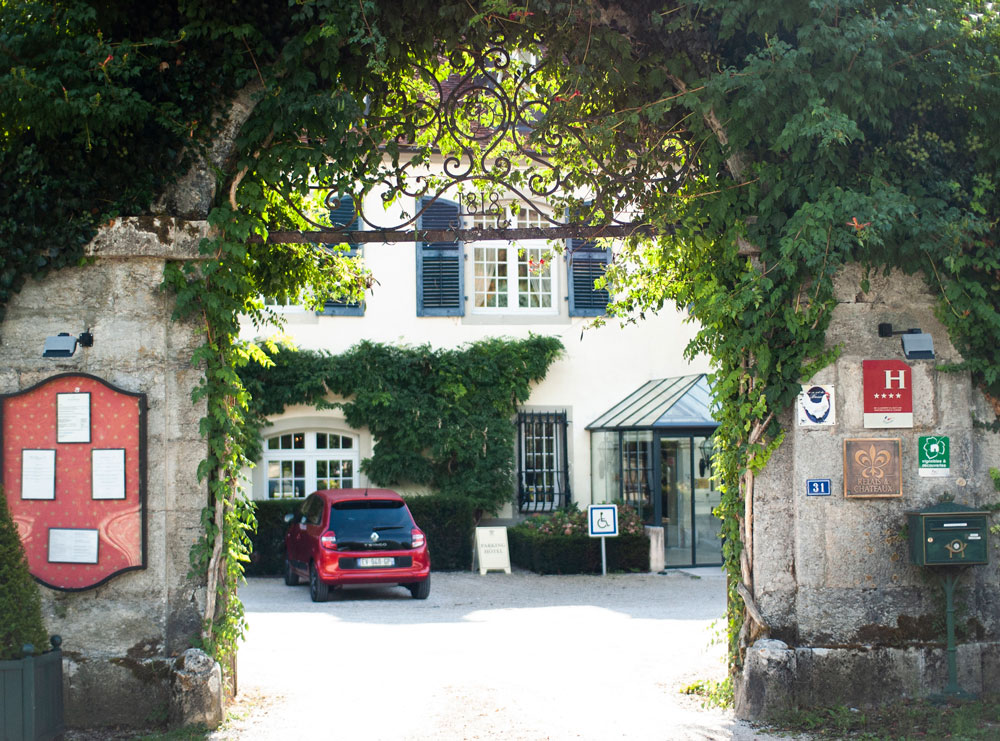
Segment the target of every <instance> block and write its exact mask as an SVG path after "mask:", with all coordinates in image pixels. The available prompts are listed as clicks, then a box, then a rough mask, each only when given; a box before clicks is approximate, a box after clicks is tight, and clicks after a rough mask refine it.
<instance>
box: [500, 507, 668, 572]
mask: <svg viewBox="0 0 1000 741" xmlns="http://www.w3.org/2000/svg"><path fill="white" fill-rule="evenodd" d="M587 532H588V528H587V515H586V513H585V512H579V511H573V510H570V511H560V512H554V513H552V514H551V515H541V516H537V517H532V518H530V519H528V520H525V521H524V522H522V523H521V524H519V525H517V526H515V527H513V528H511V529H510V530H509V531H508V534H507V535H508V542H509V545H510V560H511V564H512V565H514V566H518V567H520V568H523V569H528V570H530V571H535V572H537V573H539V574H600V573H601V543H600V539H599V538H591V537H590V536H589V535H588V534H587ZM618 532H619V533H620V535H618V536H617V537H614V538H607V543H606V545H607V559H608V571H609V572H611V571H649V537H647V536H646V534H645V531H644V530H643V527H642V521H641V520H640V519H639V517H638V516H637V515H636V514H635V512H634V511H633V510H631V509H629V508H627V507H621V506H619V508H618Z"/></svg>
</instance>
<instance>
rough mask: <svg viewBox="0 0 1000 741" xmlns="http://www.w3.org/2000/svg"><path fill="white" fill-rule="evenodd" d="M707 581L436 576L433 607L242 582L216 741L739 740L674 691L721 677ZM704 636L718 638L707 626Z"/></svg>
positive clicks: (398, 597)
mask: <svg viewBox="0 0 1000 741" xmlns="http://www.w3.org/2000/svg"><path fill="white" fill-rule="evenodd" d="M724 584H725V581H724V578H723V576H722V574H721V572H720V571H718V570H717V569H696V570H693V571H691V572H677V571H674V572H670V573H668V574H666V575H657V574H634V575H611V576H607V577H600V576H538V575H536V574H530V573H514V574H511V575H506V574H500V573H490V574H487V575H485V576H480V575H479V574H472V573H435V574H434V575H433V585H432V589H431V595H430V598H429V599H427V600H426V601H418V600H414V599H411V598H410V595H409V593H408V592H407V591H406V590H404V589H402V588H400V587H381V588H353V589H349V590H345V592H344V593H343V594H342V596H340V597H338V598H335V599H334V600H333V601H330V602H326V603H322V604H314V603H312V602H310V601H309V594H308V588H307V587H304V586H300V587H286V586H285V585H284V583H283V582H282V581H281V580H280V579H250V580H249V583H248V584H246V585H245V586H244V587H243V588H242V589H241V592H240V596H241V598H242V599H243V601H244V603H245V605H246V610H247V620H248V622H249V626H250V629H249V633H248V636H247V640H246V642H245V644H244V645H243V646H242V648H241V649H240V654H239V680H240V695H239V698H238V700H237V702H236V704H235V705H234V707H233V709H232V717H231V718H230V720H229V721H228V722H227V724H226V727H225V729H224V730H221V731H218V732H216V733H215V734H213V735H212V738H213V739H294V738H296V737H297V736H303V737H304V736H305V734H315V733H317V732H321V733H323V734H324V735H326V734H331V735H336V736H337V737H339V738H354V739H361V738H363V739H366V740H371V739H386V740H389V739H391V740H392V741H405V740H407V739H429V738H432V739H456V740H457V739H463V740H465V739H501V738H502V739H532V740H535V739H595V740H596V739H601V740H602V741H604V740H607V739H644V740H652V739H670V740H674V739H731V738H738V739H750V738H763V736H762V735H761V734H760V733H759V732H755V731H754V730H753V729H752V728H750V727H749V726H748V725H746V724H742V723H738V722H737V721H735V720H734V719H733V718H732V715H731V714H730V713H726V712H722V711H718V710H705V709H702V708H701V706H700V703H699V701H698V699H697V698H693V697H690V696H686V695H682V694H680V693H679V692H678V690H679V689H680V688H681V687H683V686H685V685H687V684H690V683H691V682H693V681H695V680H697V679H708V678H715V679H720V678H722V677H723V676H725V666H724V661H723V657H724V652H725V648H724V646H723V645H722V643H721V642H720V641H715V642H713V637H716V636H717V634H718V632H719V630H720V627H721V625H722V621H721V620H719V618H720V617H721V616H722V614H723V610H724V606H725V593H724ZM713 623H714V626H713Z"/></svg>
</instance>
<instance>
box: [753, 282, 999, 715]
mask: <svg viewBox="0 0 1000 741" xmlns="http://www.w3.org/2000/svg"><path fill="white" fill-rule="evenodd" d="M860 279H861V272H860V269H859V268H857V267H849V268H847V269H846V270H845V271H844V272H843V273H842V274H841V275H840V276H839V277H838V280H837V297H838V304H837V306H836V308H835V310H834V313H833V319H832V321H831V324H830V327H829V330H828V332H827V343H828V345H829V346H831V347H834V346H838V345H839V346H840V347H841V354H840V357H839V358H838V360H837V361H836V362H835V363H833V364H832V365H830V366H828V367H827V368H824V369H823V370H821V371H819V372H818V373H817V374H816V376H815V377H814V378H812V379H810V380H809V383H812V384H826V385H832V386H833V387H834V389H835V400H836V420H837V421H836V425H835V426H832V427H801V426H799V425H798V421H797V418H796V417H795V416H793V412H792V410H788V411H787V412H786V413H785V414H784V415H783V416H782V417H781V419H780V421H781V424H782V427H783V428H784V430H785V431H786V433H787V435H786V439H785V441H784V443H783V444H782V446H781V447H780V448H779V449H778V450H777V451H776V453H775V454H774V456H773V457H772V459H771V461H770V462H769V463H768V466H767V468H766V469H765V470H764V471H763V472H762V473H761V475H760V476H759V477H758V478H757V481H756V487H755V497H754V511H753V516H754V544H755V547H754V566H753V568H754V587H755V594H754V598H755V600H756V602H757V605H758V607H759V608H760V610H761V613H762V614H763V616H764V618H765V619H766V621H767V622H768V625H769V627H770V636H769V637H770V638H771V639H778V640H779V641H782V642H784V644H786V646H787V648H786V649H783V651H787V652H788V653H781V660H780V661H777V660H773V661H772V660H771V659H772V658H773V657H775V656H777V655H778V654H776V653H775V645H776V644H774V643H773V642H768V643H765V644H761V645H759V646H755V647H753V648H752V649H751V651H750V653H749V658H748V661H747V663H746V667H745V670H744V672H743V677H742V685H743V686H742V688H740V689H739V690H738V691H737V696H738V698H742V700H741V704H738V708H737V712H738V713H739V714H741V715H743V716H744V717H762V716H766V715H767V714H768V713H769V712H770V709H771V708H772V707H775V705H774V703H772V702H770V701H769V700H768V699H766V698H767V693H764V694H763V695H762V694H761V692H760V690H761V688H765V687H773V683H774V682H778V683H779V684H781V683H782V682H785V680H788V684H787V691H788V692H789V693H791V694H790V695H789V696H790V698H791V701H792V702H793V703H794V704H801V705H832V704H838V703H850V704H852V705H853V706H858V705H864V704H880V703H886V702H891V701H893V700H896V699H898V698H899V697H901V696H902V697H913V696H926V695H929V694H933V693H936V692H940V691H941V690H942V689H943V687H944V685H945V681H946V669H945V664H944V663H943V662H942V661H941V660H940V654H941V653H942V651H941V649H942V645H943V642H944V635H943V634H942V632H941V630H939V626H940V625H941V624H943V618H944V607H943V598H942V596H941V590H940V587H939V586H937V584H936V583H935V582H934V581H933V580H932V579H930V578H929V575H928V574H927V572H926V571H925V570H923V569H921V568H919V567H917V566H914V565H912V564H911V563H910V556H909V549H908V544H907V541H906V538H905V532H904V526H905V524H906V517H905V513H906V512H907V511H908V510H917V509H922V508H924V507H927V506H929V505H931V504H935V503H937V502H938V501H940V500H941V499H942V498H943V497H948V496H950V497H954V500H955V501H956V502H957V503H959V504H965V505H968V506H972V507H977V508H981V507H984V506H985V505H987V504H989V503H992V502H996V501H997V498H998V494H997V492H996V490H995V489H994V486H993V483H992V481H991V479H990V475H989V468H990V467H991V466H998V465H1000V436H998V435H997V434H996V433H992V432H989V431H987V430H985V429H983V428H982V427H981V426H977V425H976V421H977V420H978V421H985V422H989V421H991V420H993V419H994V418H995V413H994V411H993V409H992V407H991V406H990V405H989V404H988V402H987V400H986V399H985V398H984V396H983V395H982V394H981V393H980V392H979V391H978V390H976V389H975V388H974V387H973V386H972V383H971V380H970V378H969V375H968V374H967V373H951V372H944V371H941V370H939V369H938V367H939V365H941V364H947V363H955V362H958V361H960V360H961V358H960V356H959V354H958V353H957V351H956V350H955V348H954V347H953V346H952V345H951V343H950V342H949V340H948V335H947V332H946V331H945V329H944V327H943V325H942V324H941V323H940V322H939V321H938V319H937V317H936V316H935V306H936V304H937V295H936V293H935V292H932V291H930V290H929V289H928V288H927V287H926V285H924V283H923V281H922V280H921V279H920V277H919V276H906V275H903V274H901V273H898V272H894V273H892V274H891V275H889V276H882V275H880V274H879V275H873V276H871V288H870V290H869V292H867V293H864V292H862V291H861V289H860V287H859V286H860ZM881 322H890V323H892V325H893V327H894V328H897V329H909V328H911V327H919V328H920V329H922V330H923V331H924V332H928V333H930V334H931V335H932V337H933V339H934V348H935V352H936V358H935V359H934V360H909V361H906V362H907V364H908V365H909V366H910V367H911V369H912V378H913V401H914V404H913V406H914V410H913V411H914V423H913V427H912V428H902V429H871V428H865V427H864V422H863V398H862V396H863V393H862V374H861V370H862V361H863V360H893V359H898V360H903V359H904V358H903V353H902V348H901V345H900V339H899V337H898V336H896V337H893V338H881V337H879V336H878V324H879V323H881ZM921 435H947V436H948V437H949V438H950V442H951V475H950V476H948V477H945V478H928V477H922V476H919V475H918V471H917V445H918V441H917V439H918V437H919V436H921ZM865 437H871V438H880V437H884V438H896V437H898V438H900V440H901V459H902V497H896V498H885V499H855V498H851V499H848V498H845V496H844V488H843V484H844V477H843V473H844V453H843V449H844V447H843V442H844V440H845V439H848V438H865ZM816 478H826V479H830V481H831V489H832V493H831V495H830V496H807V495H806V480H807V479H816ZM989 551H990V558H991V559H992V563H990V564H989V565H988V566H975V567H971V568H969V569H968V570H967V571H966V572H965V574H964V576H963V577H962V580H961V581H960V583H959V587H958V590H957V593H956V595H957V596H958V597H959V599H960V600H961V601H962V602H963V604H964V612H963V617H962V625H961V626H960V628H961V631H960V632H963V633H964V635H965V637H964V638H963V639H960V643H962V644H963V645H962V646H961V647H960V652H959V656H960V658H959V674H960V683H962V682H964V684H963V685H962V686H963V688H964V689H966V690H968V691H971V692H981V691H983V690H984V689H990V688H989V686H988V683H987V686H984V683H983V677H984V676H987V675H986V673H985V670H986V667H992V668H993V669H995V668H996V666H997V656H998V655H1000V558H998V557H997V551H996V550H995V549H994V548H993V547H992V544H991V546H990V549H989ZM761 657H764V658H766V659H767V660H764V659H762V658H761ZM963 676H964V679H963ZM762 697H763V698H764V699H761V698H762ZM779 705H780V703H779Z"/></svg>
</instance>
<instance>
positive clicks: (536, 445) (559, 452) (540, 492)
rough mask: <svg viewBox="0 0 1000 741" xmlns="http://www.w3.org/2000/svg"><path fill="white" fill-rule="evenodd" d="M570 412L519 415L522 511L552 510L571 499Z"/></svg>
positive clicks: (518, 472)
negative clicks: (569, 459)
mask: <svg viewBox="0 0 1000 741" xmlns="http://www.w3.org/2000/svg"><path fill="white" fill-rule="evenodd" d="M566 452H567V451H566V412H519V413H518V415H517V502H518V510H519V511H521V512H549V511H551V510H554V509H559V508H560V507H565V506H566V505H568V504H569V503H570V501H571V498H570V488H569V468H568V457H567V454H566Z"/></svg>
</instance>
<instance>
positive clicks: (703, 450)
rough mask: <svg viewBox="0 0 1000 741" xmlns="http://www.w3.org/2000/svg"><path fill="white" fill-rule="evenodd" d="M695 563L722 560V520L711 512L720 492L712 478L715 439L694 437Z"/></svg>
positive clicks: (713, 562)
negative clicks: (713, 441) (713, 440)
mask: <svg viewBox="0 0 1000 741" xmlns="http://www.w3.org/2000/svg"><path fill="white" fill-rule="evenodd" d="M694 459H695V464H694V533H695V549H694V563H695V565H696V566H707V565H712V566H714V565H716V564H721V563H722V539H721V538H720V537H719V534H720V533H721V532H722V520H720V519H719V518H718V517H716V516H715V515H714V514H712V511H713V510H714V509H715V508H716V507H718V506H719V499H720V497H721V494H720V493H719V490H718V489H716V488H715V482H713V481H712V441H711V439H710V438H707V437H696V438H695V439H694Z"/></svg>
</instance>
